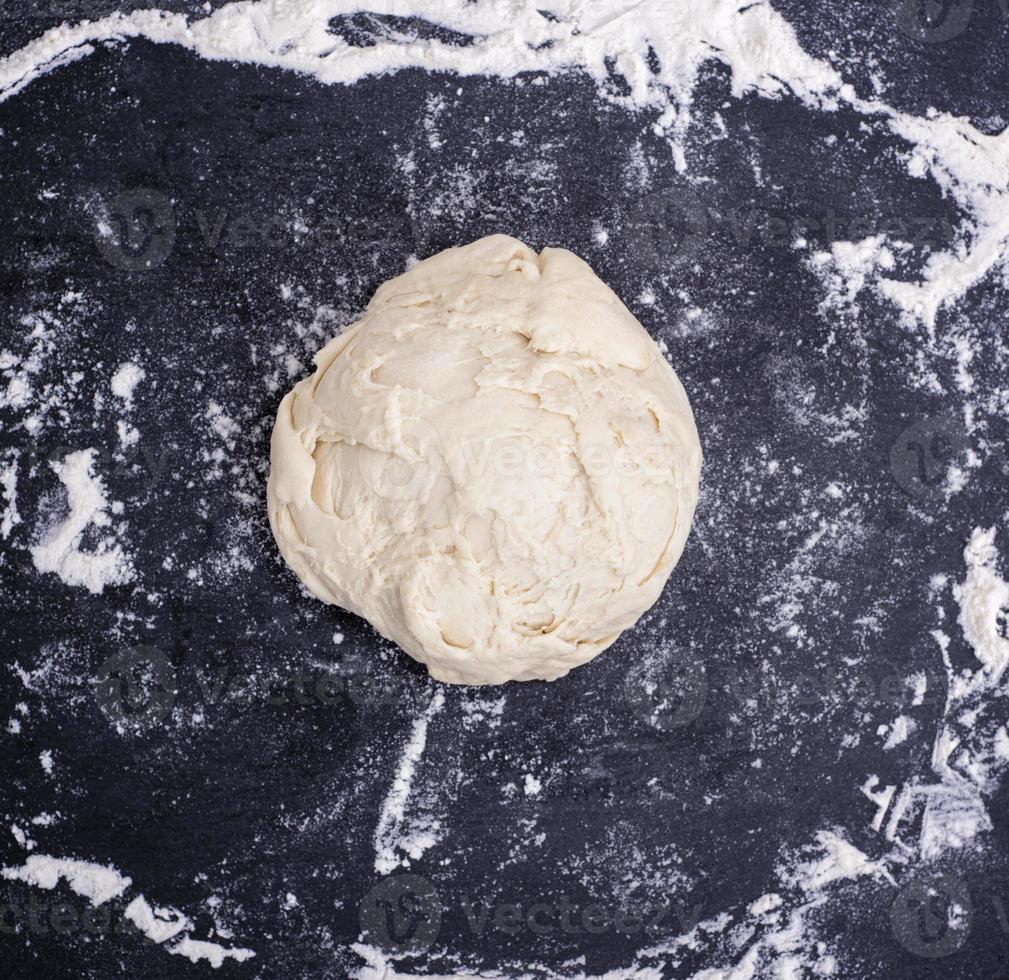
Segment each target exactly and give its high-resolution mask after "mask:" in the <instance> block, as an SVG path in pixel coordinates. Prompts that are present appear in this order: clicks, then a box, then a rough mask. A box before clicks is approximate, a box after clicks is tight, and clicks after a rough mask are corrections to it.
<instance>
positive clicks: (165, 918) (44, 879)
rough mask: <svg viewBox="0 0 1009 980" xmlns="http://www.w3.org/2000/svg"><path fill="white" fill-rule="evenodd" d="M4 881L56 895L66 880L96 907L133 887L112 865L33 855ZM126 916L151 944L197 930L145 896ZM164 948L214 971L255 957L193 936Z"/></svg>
mask: <svg viewBox="0 0 1009 980" xmlns="http://www.w3.org/2000/svg"><path fill="white" fill-rule="evenodd" d="M0 876H2V877H3V878H5V879H7V880H8V881H23V882H24V883H25V884H27V885H32V886H34V887H35V888H43V889H45V890H46V891H52V889H54V888H55V887H56V886H57V885H58V884H59V882H60V880H61V879H62V880H64V881H66V883H67V884H68V885H69V886H70V889H71V890H72V891H74V892H76V893H77V894H78V895H83V896H84V897H85V898H86V899H87V900H88V901H89V902H90V903H91V904H92V905H94V906H99V905H103V904H105V902H108V901H111V900H112V899H114V898H119V897H121V896H122V895H123V894H125V892H126V890H127V889H128V888H129V887H130V886H131V885H132V884H133V881H132V879H130V878H128V877H127V876H126V875H124V874H121V873H120V872H119V871H117V870H116V868H115V867H114V866H113V865H111V864H110V865H101V864H95V863H93V862H91V861H77V860H75V859H73V858H55V857H49V856H48V855H45V854H33V855H32V856H31V857H29V858H28V860H27V861H25V863H24V865H23V866H22V867H20V868H3V869H2V870H0ZM123 916H124V918H126V919H127V920H128V921H130V922H132V923H133V925H134V926H136V928H137V929H138V930H140V932H141V933H143V935H145V936H146V937H147V938H148V939H150V940H151V941H153V942H155V943H159V944H164V943H167V942H168V941H169V940H173V939H175V937H176V936H179V935H180V934H183V933H189V932H190V931H192V929H193V922H192V920H191V919H190V918H189V917H188V916H186V915H184V914H183V913H182V912H180V911H179V910H178V909H173V908H161V907H160V906H155V907H153V908H152V907H151V905H150V903H149V902H148V901H147V899H146V898H144V896H143V895H138V896H137V897H136V898H134V899H133V901H131V902H130V903H129V905H127V906H126V908H125V909H124V910H123ZM162 948H163V949H166V950H167V951H168V952H169V953H171V954H173V955H176V956H185V957H186V958H187V959H189V960H191V961H192V962H193V963H197V962H199V961H200V960H201V959H202V960H207V961H208V962H209V963H210V965H211V966H212V967H214V968H215V969H216V968H217V967H219V966H221V965H222V964H223V963H224V961H225V960H226V959H233V960H237V961H238V962H239V963H242V962H244V961H245V960H247V959H250V958H251V957H253V956H255V955H256V954H255V952H253V950H251V949H241V948H236V949H232V948H229V947H225V946H221V945H219V944H218V943H212V942H204V941H202V940H198V939H191V938H190V937H189V936H188V935H183V936H182V938H181V939H179V940H178V941H177V942H175V943H174V944H172V945H164V946H163V947H162Z"/></svg>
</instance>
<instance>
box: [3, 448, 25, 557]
mask: <svg viewBox="0 0 1009 980" xmlns="http://www.w3.org/2000/svg"><path fill="white" fill-rule="evenodd" d="M17 483H18V463H17V460H16V459H13V460H11V461H10V462H9V463H7V464H6V465H4V466H0V491H3V498H4V510H3V516H0V538H3V539H4V540H6V539H7V538H9V537H10V533H11V531H13V530H14V528H15V527H16V526H17V525H18V524H20V523H21V515H20V514H19V513H18V498H17Z"/></svg>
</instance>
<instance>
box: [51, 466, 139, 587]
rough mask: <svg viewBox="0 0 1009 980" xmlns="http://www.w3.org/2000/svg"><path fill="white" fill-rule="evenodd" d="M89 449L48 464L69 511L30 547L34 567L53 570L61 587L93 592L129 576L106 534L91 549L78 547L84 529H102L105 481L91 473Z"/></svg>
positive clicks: (126, 565)
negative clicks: (64, 496) (59, 580)
mask: <svg viewBox="0 0 1009 980" xmlns="http://www.w3.org/2000/svg"><path fill="white" fill-rule="evenodd" d="M94 456H95V451H94V450H93V449H84V450H81V451H79V452H76V453H71V454H70V455H69V456H67V457H66V458H65V459H64V460H63V462H62V463H52V464H51V465H52V468H53V472H54V473H56V475H57V476H58V477H59V478H60V482H61V483H62V484H63V486H64V487H65V488H66V492H67V505H68V507H69V513H68V514H67V516H66V517H65V518H64V520H63V522H62V523H61V524H59V525H57V526H56V527H55V528H52V529H50V530H49V531H48V533H46V534H45V535H44V536H43V538H42V540H40V541H39V543H38V544H36V545H34V546H33V547H32V549H31V553H32V559H33V560H34V562H35V567H36V568H37V569H38V570H39V571H40V572H43V573H46V572H54V573H55V574H56V575H58V576H59V577H60V578H61V579H62V580H63V581H64V582H65V583H66V584H67V585H76V586H83V587H84V588H86V589H87V590H88V591H89V592H92V593H95V594H97V593H99V592H101V591H102V590H103V589H104V588H105V586H106V585H123V584H124V583H126V582H131V581H132V580H133V577H134V571H133V565H132V562H131V561H130V560H129V558H128V557H127V556H126V555H125V554H124V553H123V549H122V548H121V547H120V545H119V544H118V542H117V541H116V540H115V538H114V537H113V536H112V535H110V534H105V535H104V536H103V537H101V538H100V539H99V540H98V542H97V544H96V545H95V546H94V549H93V550H90V551H85V550H82V539H83V537H84V533H85V531H86V530H87V529H88V528H89V527H94V528H102V529H104V528H108V527H110V525H111V520H110V518H109V515H108V513H107V511H106V507H107V505H108V501H107V500H106V497H105V485H104V483H103V482H102V480H101V478H100V477H97V476H95V475H94V473H93V472H92V466H93V463H94Z"/></svg>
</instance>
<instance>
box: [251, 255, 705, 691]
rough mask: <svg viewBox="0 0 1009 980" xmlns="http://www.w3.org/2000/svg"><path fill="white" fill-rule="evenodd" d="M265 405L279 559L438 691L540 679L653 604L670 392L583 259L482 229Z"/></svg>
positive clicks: (690, 469)
mask: <svg viewBox="0 0 1009 980" xmlns="http://www.w3.org/2000/svg"><path fill="white" fill-rule="evenodd" d="M315 364H316V371H315V374H314V375H313V376H312V377H310V378H306V379H305V380H303V381H301V382H300V383H299V384H297V385H296V386H295V387H294V389H293V390H292V391H291V392H290V393H289V394H288V395H287V396H286V397H285V398H284V400H283V401H282V402H281V405H280V409H279V411H278V412H277V422H276V426H275V427H274V430H273V440H272V446H271V472H270V479H269V483H268V487H267V498H268V506H269V511H270V524H271V526H272V528H273V533H274V536H275V537H276V539H277V544H278V545H279V546H280V550H281V553H282V554H283V556H284V558H285V559H286V560H287V563H288V564H289V565H290V566H291V568H293V569H294V571H295V572H296V573H297V575H298V577H299V578H300V579H301V580H302V581H303V582H304V583H305V585H307V586H308V588H309V589H310V590H311V591H312V592H313V593H314V594H315V595H317V596H318V597H319V598H320V599H322V600H323V601H325V602H332V603H336V604H337V605H340V606H343V607H344V608H345V609H349V610H351V611H352V612H354V613H357V614H358V615H360V616H363V617H364V618H365V619H367V620H368V621H369V622H370V623H371V624H372V625H373V626H374V627H375V628H376V629H377V630H378V631H379V632H380V633H382V634H383V635H384V636H386V637H389V638H390V639H392V640H394V641H395V642H396V643H398V644H399V645H400V646H401V647H402V648H403V649H404V650H406V652H407V653H409V654H410V655H411V656H412V657H415V658H416V659H417V660H420V661H421V662H422V663H425V664H427V666H428V670H429V671H430V673H431V676H432V677H434V678H436V679H438V680H441V681H448V682H450V683H454V684H501V683H504V682H505V681H509V680H536V679H543V680H554V679H556V678H558V677H561V676H563V675H564V674H566V673H567V672H568V671H569V670H570V669H571V668H572V667H576V666H578V665H579V664H583V663H585V662H586V661H588V660H591V659H592V658H593V657H595V656H596V655H597V654H599V653H600V652H601V651H603V650H605V649H606V647H608V646H609V645H610V644H611V643H613V641H614V640H616V638H617V637H618V636H619V635H620V633H621V632H622V631H623V630H625V629H627V628H628V627H630V626H632V625H633V624H634V622H635V621H636V620H637V619H638V617H639V616H641V614H642V613H643V612H644V611H645V610H646V609H648V608H649V607H650V606H651V605H652V603H654V602H655V600H656V599H657V598H658V596H659V593H660V592H661V591H662V587H663V585H664V584H665V582H666V580H667V579H668V577H669V574H670V572H671V571H672V570H673V567H674V566H675V564H676V562H677V560H678V559H679V557H680V553H681V552H682V550H683V546H684V543H685V542H686V539H687V534H688V532H689V530H690V522H691V519H692V516H693V513H694V506H695V504H696V502H697V490H698V480H699V475H700V467H701V448H700V443H699V441H698V438H697V430H696V428H695V426H694V419H693V415H692V414H691V411H690V405H689V403H688V402H687V396H686V394H685V392H684V390H683V387H682V385H681V384H680V382H679V380H678V379H677V377H676V375H675V374H674V373H673V370H672V368H671V367H670V366H669V365H668V364H667V363H666V361H665V359H664V358H663V356H662V354H661V353H660V352H659V350H658V348H657V347H656V345H655V343H654V342H653V341H652V339H651V338H650V337H649V336H648V334H647V333H646V332H645V330H644V329H643V328H642V326H641V325H640V324H639V323H638V322H637V320H635V318H634V317H633V316H632V315H631V313H630V312H629V311H628V310H627V309H626V307H624V305H623V304H622V303H621V302H620V300H618V299H617V297H616V295H615V294H614V293H613V292H612V291H611V290H610V289H609V288H608V287H607V286H606V285H605V284H604V283H603V282H602V281H601V280H599V279H598V278H597V277H596V275H595V274H594V273H593V272H592V270H591V269H590V268H589V266H588V265H587V264H586V263H585V262H583V261H582V260H581V259H579V258H578V257H577V256H575V255H573V254H572V253H571V252H568V251H566V250H564V249H559V248H547V249H544V250H543V252H542V253H541V254H539V255H537V254H536V253H535V252H534V251H533V250H532V249H530V248H528V247H526V246H525V245H523V244H522V243H521V242H520V241H517V240H516V239H514V238H508V237H506V236H504V235H493V236H491V237H489V238H483V239H481V240H480V241H477V242H473V243H472V244H471V245H467V246H465V247H463V248H451V249H447V250H446V251H444V252H441V253H440V254H438V255H435V256H433V257H432V258H430V259H427V260H425V261H423V262H420V263H418V264H417V265H415V266H414V267H413V268H412V269H410V270H409V271H408V272H406V273H404V274H403V275H401V276H399V277H398V278H396V279H392V280H390V281H389V282H387V283H385V284H383V285H382V286H381V287H380V288H379V289H378V291H377V292H376V293H375V296H374V298H373V299H372V301H371V303H370V304H369V305H368V309H367V311H366V312H365V314H364V316H363V317H362V319H361V320H359V321H358V322H357V323H355V324H353V325H352V326H350V327H348V328H347V329H346V330H345V331H343V332H342V333H341V334H339V335H338V336H337V337H334V338H333V340H331V341H330V342H329V343H328V344H327V345H326V346H325V347H324V348H323V349H322V350H321V351H320V352H319V353H318V354H317V355H316V358H315Z"/></svg>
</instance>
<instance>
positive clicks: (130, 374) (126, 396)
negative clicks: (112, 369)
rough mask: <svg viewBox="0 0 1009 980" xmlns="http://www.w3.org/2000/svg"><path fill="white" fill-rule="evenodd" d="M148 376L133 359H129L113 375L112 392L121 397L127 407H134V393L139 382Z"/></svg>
mask: <svg viewBox="0 0 1009 980" xmlns="http://www.w3.org/2000/svg"><path fill="white" fill-rule="evenodd" d="M146 377H147V372H146V371H145V370H144V369H143V368H142V367H141V366H140V365H139V364H134V363H133V362H132V361H127V362H126V363H125V364H121V365H120V366H119V370H118V371H116V373H115V374H114V375H112V394H113V395H115V396H116V397H117V398H121V399H122V400H123V402H124V403H125V404H126V407H127V408H132V407H133V393H134V391H135V390H136V387H137V385H138V384H140V382H141V381H143V380H144V378H146Z"/></svg>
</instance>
